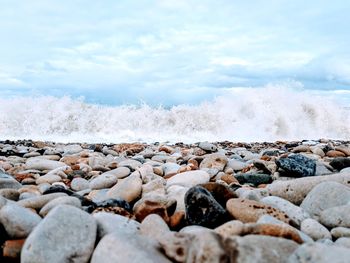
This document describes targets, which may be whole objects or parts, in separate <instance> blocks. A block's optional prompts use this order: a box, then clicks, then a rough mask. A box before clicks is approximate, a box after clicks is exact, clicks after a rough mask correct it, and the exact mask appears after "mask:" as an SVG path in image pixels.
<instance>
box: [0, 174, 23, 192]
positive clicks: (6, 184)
mask: <svg viewBox="0 0 350 263" xmlns="http://www.w3.org/2000/svg"><path fill="white" fill-rule="evenodd" d="M21 187H22V185H21V184H20V183H19V182H17V181H16V180H15V179H14V178H13V177H12V176H11V175H8V174H5V173H3V172H1V171H0V189H5V188H11V189H19V188H21Z"/></svg>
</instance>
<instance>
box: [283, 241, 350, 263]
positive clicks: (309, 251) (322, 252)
mask: <svg viewBox="0 0 350 263" xmlns="http://www.w3.org/2000/svg"><path fill="white" fill-rule="evenodd" d="M349 257H350V249H347V248H343V247H339V246H332V245H325V244H321V243H308V244H304V245H302V246H300V247H298V248H297V249H296V250H295V252H294V253H293V254H292V255H291V256H290V257H289V258H288V261H287V262H288V263H296V262H300V263H301V262H310V263H328V262H332V263H345V262H348V261H349Z"/></svg>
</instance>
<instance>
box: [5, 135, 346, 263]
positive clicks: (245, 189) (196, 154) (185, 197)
mask: <svg viewBox="0 0 350 263" xmlns="http://www.w3.org/2000/svg"><path fill="white" fill-rule="evenodd" d="M349 186H350V142H347V141H331V140H315V141H297V142H282V141H281V142H275V143H232V142H218V143H208V142H201V143H196V144H190V145H187V144H183V143H177V144H174V145H170V144H160V143H154V144H142V143H132V144H115V145H107V144H58V143H51V142H35V141H16V142H13V141H3V142H0V246H1V252H0V262H35V263H40V262H51V263H55V262H57V263H62V262H93V263H96V262H104V263H108V262H144V263H146V262H237V263H239V262H269V263H271V262H290V263H291V262H349V261H350V187H349Z"/></svg>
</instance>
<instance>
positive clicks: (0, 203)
mask: <svg viewBox="0 0 350 263" xmlns="http://www.w3.org/2000/svg"><path fill="white" fill-rule="evenodd" d="M6 203H7V200H6V198H4V197H2V196H0V209H1V208H2V207H3V206H4V205H6Z"/></svg>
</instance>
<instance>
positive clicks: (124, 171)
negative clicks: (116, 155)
mask: <svg viewBox="0 0 350 263" xmlns="http://www.w3.org/2000/svg"><path fill="white" fill-rule="evenodd" d="M130 173H131V171H130V169H129V168H128V167H124V166H122V167H118V168H115V169H113V170H110V171H107V172H104V173H103V174H104V175H113V176H114V177H116V178H117V179H123V178H125V177H127V176H128V175H129V174H130ZM101 175H102V174H101Z"/></svg>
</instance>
